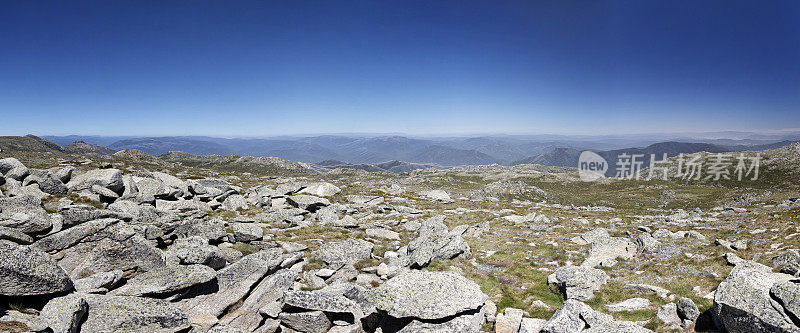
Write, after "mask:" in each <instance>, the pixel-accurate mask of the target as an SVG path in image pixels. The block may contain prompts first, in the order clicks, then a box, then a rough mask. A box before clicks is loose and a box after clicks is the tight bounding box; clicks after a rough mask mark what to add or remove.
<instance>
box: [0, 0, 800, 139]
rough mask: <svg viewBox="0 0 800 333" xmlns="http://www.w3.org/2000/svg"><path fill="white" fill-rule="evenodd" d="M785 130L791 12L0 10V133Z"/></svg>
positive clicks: (40, 5) (413, 7)
mask: <svg viewBox="0 0 800 333" xmlns="http://www.w3.org/2000/svg"><path fill="white" fill-rule="evenodd" d="M798 127H800V1H796V0H785V1H731V0H721V1H702V0H701V1H698V0H691V1H658V2H656V1H643V0H632V1H561V0H559V1H519V2H499V1H354V2H348V1H319V2H312V1H274V2H269V1H253V2H249V1H6V0H0V135H16V134H26V133H34V134H40V135H46V134H54V135H59V134H100V135H192V134H204V135H252V136H269V135H279V134H310V133H342V132H383V133H386V132H402V133H408V134H459V133H509V134H513V133H580V134H605V133H642V132H649V131H658V132H669V131H684V130H722V129H740V130H741V129H748V130H759V129H778V128H798Z"/></svg>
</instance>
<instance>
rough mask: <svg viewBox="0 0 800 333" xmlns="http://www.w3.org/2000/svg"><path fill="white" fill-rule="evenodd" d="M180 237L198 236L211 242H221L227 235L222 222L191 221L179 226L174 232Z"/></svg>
mask: <svg viewBox="0 0 800 333" xmlns="http://www.w3.org/2000/svg"><path fill="white" fill-rule="evenodd" d="M173 233H174V234H175V235H177V236H178V237H192V236H198V237H202V238H204V239H206V240H209V241H220V240H222V239H223V238H224V237H225V236H226V235H227V233H226V232H225V225H223V223H222V222H221V221H216V220H211V221H202V220H189V221H185V222H183V223H182V224H180V225H178V226H177V227H176V228H175V231H174V232H173Z"/></svg>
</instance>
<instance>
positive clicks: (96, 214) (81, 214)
mask: <svg viewBox="0 0 800 333" xmlns="http://www.w3.org/2000/svg"><path fill="white" fill-rule="evenodd" d="M58 213H59V214H60V215H61V217H62V220H61V223H62V224H63V226H64V227H65V228H69V227H72V226H76V225H79V224H81V223H85V222H89V221H93V220H99V219H106V218H116V219H120V220H130V219H131V216H128V215H126V214H124V213H120V212H118V211H113V210H108V209H97V208H95V207H93V206H89V205H71V206H67V207H64V208H63V209H62V210H61V211H60V212H58Z"/></svg>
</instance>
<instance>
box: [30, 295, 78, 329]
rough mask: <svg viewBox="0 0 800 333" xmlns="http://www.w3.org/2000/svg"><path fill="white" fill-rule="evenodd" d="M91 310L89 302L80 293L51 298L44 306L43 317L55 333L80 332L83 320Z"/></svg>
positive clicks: (41, 315) (41, 313) (40, 314)
mask: <svg viewBox="0 0 800 333" xmlns="http://www.w3.org/2000/svg"><path fill="white" fill-rule="evenodd" d="M88 310H89V303H87V302H86V300H85V299H83V297H82V296H80V295H78V294H69V295H67V296H63V297H57V298H54V299H51V300H50V301H49V302H47V304H46V305H45V306H44V308H42V311H41V312H40V313H39V316H40V317H42V318H43V319H44V320H45V321H46V322H47V324H48V326H50V329H52V330H53V333H75V332H78V328H79V327H80V323H81V320H83V317H84V316H85V315H86V313H87V312H88Z"/></svg>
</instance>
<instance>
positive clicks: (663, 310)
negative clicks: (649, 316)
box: [656, 303, 681, 324]
mask: <svg viewBox="0 0 800 333" xmlns="http://www.w3.org/2000/svg"><path fill="white" fill-rule="evenodd" d="M656 318H658V320H660V321H661V322H663V323H665V324H677V323H680V322H681V318H680V316H678V306H677V305H675V303H667V304H664V305H662V306H661V307H659V308H658V311H656Z"/></svg>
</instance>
